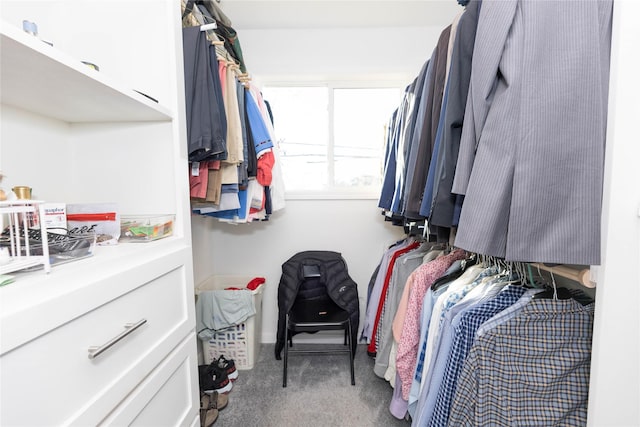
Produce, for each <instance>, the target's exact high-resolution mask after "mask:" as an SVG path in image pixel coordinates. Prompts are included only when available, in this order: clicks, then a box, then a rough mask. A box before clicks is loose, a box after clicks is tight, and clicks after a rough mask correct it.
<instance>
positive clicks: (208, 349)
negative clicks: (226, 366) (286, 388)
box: [195, 276, 265, 370]
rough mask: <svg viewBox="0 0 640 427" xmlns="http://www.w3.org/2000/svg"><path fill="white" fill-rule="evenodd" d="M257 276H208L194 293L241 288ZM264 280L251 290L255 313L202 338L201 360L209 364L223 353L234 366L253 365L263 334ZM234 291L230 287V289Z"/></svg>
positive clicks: (197, 286)
mask: <svg viewBox="0 0 640 427" xmlns="http://www.w3.org/2000/svg"><path fill="white" fill-rule="evenodd" d="M255 277H256V276H211V277H209V278H208V279H206V280H205V281H203V282H202V283H200V284H198V285H196V288H195V292H196V296H197V295H198V294H200V292H203V291H215V290H221V289H226V288H229V287H235V288H240V289H244V288H246V286H247V284H248V283H249V282H250V281H251V280H253V279H254V278H255ZM264 285H265V284H264V283H263V284H262V285H260V286H258V288H257V289H256V290H254V291H252V293H253V302H254V304H255V307H256V314H255V316H251V317H249V318H248V319H247V320H246V321H245V322H244V323H241V324H239V325H234V326H231V327H229V328H226V329H223V330H220V331H216V332H215V333H214V334H213V337H212V338H211V339H209V340H201V342H202V352H203V357H204V363H205V364H207V365H208V364H209V363H211V362H212V361H213V359H216V358H218V357H219V356H220V355H224V357H226V358H227V359H233V360H234V361H235V364H236V368H237V369H240V370H244V369H252V368H253V366H254V364H255V362H256V360H257V358H258V354H259V352H260V337H261V334H262V292H263V289H264ZM229 292H233V291H229Z"/></svg>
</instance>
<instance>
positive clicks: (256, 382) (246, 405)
mask: <svg viewBox="0 0 640 427" xmlns="http://www.w3.org/2000/svg"><path fill="white" fill-rule="evenodd" d="M373 363H374V360H373V359H372V358H370V357H369V356H368V355H367V352H366V346H365V345H359V346H358V350H357V352H356V358H355V363H354V364H355V378H356V385H355V386H352V385H351V380H350V374H349V359H348V357H347V355H345V354H344V353H343V354H336V355H333V354H331V355H309V354H302V355H301V354H298V355H290V356H289V369H288V376H287V387H286V388H283V387H282V368H283V367H282V360H276V359H275V356H274V344H262V346H261V349H260V353H259V356H258V359H257V361H256V363H255V365H254V367H253V369H251V370H242V371H239V373H240V375H239V377H238V379H237V380H236V381H235V382H234V386H233V389H232V390H231V392H230V393H229V394H228V397H229V403H228V405H227V407H226V408H224V409H223V410H221V411H220V413H219V416H218V419H217V420H216V422H215V423H214V424H213V425H214V427H276V426H277V427H289V426H291V427H294V426H295V427H298V426H305V427H316V426H318V427H319V426H322V427H325V426H331V427H377V426H380V427H394V426H398V427H408V426H409V423H408V422H407V421H405V420H398V419H397V418H394V417H393V416H392V415H391V414H390V413H389V402H390V400H391V396H392V394H393V389H392V388H391V386H390V385H389V383H387V382H386V381H385V380H383V379H381V378H378V377H377V376H376V375H375V374H374V373H373Z"/></svg>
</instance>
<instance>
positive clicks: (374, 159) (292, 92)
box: [262, 86, 402, 198]
mask: <svg viewBox="0 0 640 427" xmlns="http://www.w3.org/2000/svg"><path fill="white" fill-rule="evenodd" d="M262 93H263V96H264V98H265V100H267V101H268V102H269V104H270V106H271V110H272V112H273V118H274V128H275V134H276V138H277V140H278V143H279V147H280V152H281V159H282V171H283V176H284V180H285V189H286V192H287V196H288V197H296V196H302V197H304V196H310V197H312V196H314V195H319V196H322V195H324V196H332V195H333V196H342V197H366V198H377V197H378V196H379V195H380V193H379V191H380V186H381V182H382V168H383V161H384V160H383V152H384V145H385V130H386V126H387V124H388V122H389V119H390V118H391V115H392V114H393V111H394V110H395V109H396V108H397V107H398V105H399V104H400V100H401V96H402V90H401V89H399V88H344V87H339V88H338V87H329V86H315V87H313V86H311V87H310V86H306V87H293V86H266V87H264V88H263V90H262Z"/></svg>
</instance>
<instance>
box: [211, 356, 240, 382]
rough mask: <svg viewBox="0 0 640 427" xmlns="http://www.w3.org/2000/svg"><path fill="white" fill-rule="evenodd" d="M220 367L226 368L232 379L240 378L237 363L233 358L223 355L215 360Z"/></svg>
mask: <svg viewBox="0 0 640 427" xmlns="http://www.w3.org/2000/svg"><path fill="white" fill-rule="evenodd" d="M212 363H215V364H216V365H217V366H218V368H220V369H222V370H224V371H225V372H226V373H227V376H228V377H229V379H230V380H231V381H235V380H236V379H237V378H238V370H237V369H236V363H235V361H234V360H233V359H227V358H225V357H224V356H223V355H221V356H220V357H219V358H218V360H214V361H213V362H212Z"/></svg>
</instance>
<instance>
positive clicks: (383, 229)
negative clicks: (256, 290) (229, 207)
mask: <svg viewBox="0 0 640 427" xmlns="http://www.w3.org/2000/svg"><path fill="white" fill-rule="evenodd" d="M376 205H377V201H374V200H290V201H288V202H287V206H286V208H285V209H284V210H282V211H278V212H276V213H275V214H274V215H273V216H272V217H271V219H270V220H269V221H267V222H263V223H254V224H247V225H230V224H222V223H219V222H217V220H215V219H213V218H207V217H200V216H194V217H192V219H193V221H192V225H193V227H192V228H193V251H194V259H195V265H194V275H195V281H196V283H199V282H201V281H202V280H203V279H204V278H206V277H208V276H209V275H212V274H215V275H222V276H227V275H239V276H261V277H265V278H266V279H267V287H266V289H265V291H264V294H263V303H262V316H263V317H262V342H275V335H276V330H277V319H278V303H277V291H278V282H279V281H280V275H281V272H282V270H281V266H282V264H283V263H284V262H285V261H286V260H288V259H289V258H290V257H291V256H293V255H295V254H296V253H297V252H301V251H305V250H332V251H336V252H340V253H342V256H343V257H344V258H345V260H346V261H347V266H348V267H349V275H350V276H351V278H352V279H353V280H355V282H356V283H357V284H358V291H359V297H360V311H361V318H363V315H364V309H365V304H366V296H367V286H368V284H369V279H370V278H371V274H372V273H373V271H374V269H375V268H376V265H377V264H378V262H379V261H380V256H381V255H382V252H383V250H384V248H385V245H388V244H390V243H392V242H393V241H395V240H397V239H399V238H401V237H402V228H401V227H394V226H391V225H390V223H388V222H385V221H384V218H383V217H382V215H381V214H380V210H379V209H377V208H376Z"/></svg>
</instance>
